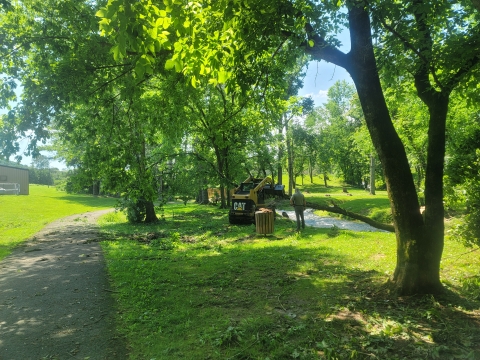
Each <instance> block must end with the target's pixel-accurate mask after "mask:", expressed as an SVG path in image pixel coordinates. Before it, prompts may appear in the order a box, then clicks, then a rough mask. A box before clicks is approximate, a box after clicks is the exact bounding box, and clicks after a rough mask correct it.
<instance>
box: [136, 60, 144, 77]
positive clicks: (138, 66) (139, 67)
mask: <svg viewBox="0 0 480 360" xmlns="http://www.w3.org/2000/svg"><path fill="white" fill-rule="evenodd" d="M135 74H136V75H137V78H139V79H142V78H143V75H144V74H145V65H143V64H141V63H140V61H137V63H136V64H135Z"/></svg>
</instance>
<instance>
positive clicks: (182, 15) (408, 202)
mask: <svg viewBox="0 0 480 360" xmlns="http://www.w3.org/2000/svg"><path fill="white" fill-rule="evenodd" d="M202 4H203V6H202ZM341 5H344V6H345V7H344V8H342V9H341V8H340V6H341ZM98 15H99V16H101V17H103V19H102V20H101V22H102V23H101V28H102V31H103V33H104V34H107V35H112V36H113V37H115V38H116V40H117V45H116V46H115V47H114V53H115V52H116V53H118V54H124V53H126V49H127V46H126V45H125V44H127V45H128V48H132V49H139V50H140V52H142V49H145V50H146V51H143V54H142V56H148V57H149V61H150V58H151V60H152V61H153V62H155V56H156V54H157V51H160V50H162V49H165V50H167V51H171V53H172V56H171V58H170V59H169V60H168V61H167V64H166V66H167V67H171V68H176V70H177V71H181V72H183V73H185V74H186V75H188V76H190V77H191V79H192V82H195V81H196V78H197V77H198V76H202V75H203V74H205V75H208V76H209V77H210V78H211V79H212V81H214V82H227V83H228V80H229V79H230V80H231V81H233V80H236V81H241V82H242V81H244V80H248V76H246V73H245V71H244V70H245V69H246V68H247V67H248V68H249V69H257V68H259V67H257V64H259V63H260V61H259V62H256V61H255V60H256V59H259V60H262V59H267V58H268V59H271V61H274V59H275V55H276V54H278V53H279V52H281V51H289V54H290V55H291V56H292V57H297V56H298V55H299V53H300V52H306V53H308V54H310V55H311V57H312V59H314V60H325V61H329V62H332V63H334V64H336V65H338V66H340V67H343V68H345V69H346V70H347V71H348V73H349V74H350V75H351V77H352V80H353V82H354V84H355V86H356V89H357V92H358V95H359V99H360V103H361V105H362V109H363V112H364V115H365V121H366V123H367V126H368V129H369V132H370V135H371V137H372V141H373V143H374V146H375V149H376V151H377V153H378V156H379V158H380V161H381V163H382V166H383V171H384V174H385V178H386V184H387V189H388V194H389V198H390V200H391V205H392V214H393V219H394V223H395V227H396V236H397V248H398V251H397V265H396V269H395V272H394V276H393V279H392V281H393V283H394V284H395V286H396V289H397V290H398V292H399V293H401V294H411V293H418V292H420V293H425V292H438V291H442V286H441V283H440V260H441V255H442V252H443V236H444V235H443V229H444V225H443V203H442V201H443V190H442V185H443V184H442V178H443V159H444V154H445V121H446V115H447V111H448V100H449V96H450V93H451V91H452V90H453V88H455V87H456V86H458V85H459V84H468V82H469V80H470V79H471V76H472V75H473V73H474V72H475V71H477V70H478V61H479V57H478V54H479V53H480V52H479V48H480V46H479V43H480V39H479V27H478V11H477V10H476V9H474V8H473V6H472V3H470V2H466V1H461V2H459V3H452V2H441V3H438V2H436V1H429V0H412V1H405V2H395V3H392V2H390V1H381V0H379V1H375V2H367V1H364V0H347V1H345V3H344V4H343V3H342V2H334V3H332V2H329V1H325V2H307V3H305V2H294V1H287V0H283V1H280V2H278V1H268V2H258V1H254V0H252V1H242V2H236V1H217V2H205V3H201V2H195V3H189V4H188V5H187V6H184V5H183V4H180V2H178V3H177V2H176V1H165V2H164V4H159V5H158V6H155V5H153V4H150V3H149V4H148V5H147V4H146V3H137V2H136V3H131V4H129V5H128V6H126V7H125V6H123V5H122V7H121V6H120V4H119V3H118V2H116V1H109V5H108V8H107V9H106V10H104V11H103V12H102V13H99V14H98ZM221 18H223V19H224V22H223V23H222V24H219V22H218V21H216V19H221ZM207 19H208V20H207ZM344 20H347V24H348V28H349V30H350V40H351V50H350V51H349V52H348V53H344V52H342V51H340V50H339V48H338V45H339V44H338V41H335V40H334V39H332V37H331V34H332V32H334V31H335V30H338V28H339V27H340V26H341V25H344V24H345V22H344ZM372 20H373V23H372ZM129 24H130V25H129ZM131 24H134V26H132V25H131ZM453 24H462V26H453ZM129 26H130V27H129ZM170 26H172V27H173V28H174V31H172V32H170V31H169V29H168V28H169V27H170ZM372 27H373V28H374V29H375V32H374V35H375V40H376V41H377V44H379V45H381V46H378V47H377V48H378V53H377V54H375V47H374V43H373V39H374V37H372ZM117 29H120V31H117ZM138 29H143V30H141V31H140V32H139V30H138ZM172 44H174V45H173V46H172ZM382 50H385V52H383V53H382ZM405 51H407V52H408V56H405V55H404V53H405ZM267 54H268V55H267ZM247 59H248V60H249V61H248V62H247V61H246V60H247ZM377 60H380V62H379V64H380V65H381V67H380V69H379V67H378V66H377ZM382 60H385V61H382ZM220 61H221V62H220ZM263 64H265V62H263ZM389 65H390V66H389ZM206 67H208V71H207V69H206ZM379 70H381V71H382V74H390V75H397V74H398V76H400V75H402V76H407V75H408V74H412V77H413V79H414V82H415V86H416V89H417V94H418V96H419V98H420V99H421V100H422V101H423V102H424V103H425V104H426V105H427V107H428V109H429V114H430V120H429V132H428V135H429V139H428V147H427V148H428V153H427V169H426V180H425V202H426V213H425V219H424V218H423V217H422V215H421V214H420V209H419V203H418V198H417V193H416V189H415V184H414V181H413V177H412V173H411V170H410V167H409V164H408V159H407V155H406V152H405V148H404V145H403V143H402V141H401V139H400V138H399V136H398V133H397V132H396V131H395V128H394V126H393V123H392V120H391V117H390V114H389V111H388V108H387V105H386V101H385V96H384V93H383V89H382V87H381V82H380V75H379ZM253 73H254V74H255V75H256V74H258V72H253ZM235 74H238V75H235ZM393 77H394V76H391V78H393Z"/></svg>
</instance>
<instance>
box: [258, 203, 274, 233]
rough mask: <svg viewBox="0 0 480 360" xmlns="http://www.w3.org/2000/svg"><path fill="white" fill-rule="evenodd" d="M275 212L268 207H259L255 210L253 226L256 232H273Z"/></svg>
mask: <svg viewBox="0 0 480 360" xmlns="http://www.w3.org/2000/svg"><path fill="white" fill-rule="evenodd" d="M274 218H275V214H274V213H273V211H272V210H270V209H261V210H260V211H256V212H255V227H256V231H257V234H263V235H266V234H273V231H274V226H273V221H274Z"/></svg>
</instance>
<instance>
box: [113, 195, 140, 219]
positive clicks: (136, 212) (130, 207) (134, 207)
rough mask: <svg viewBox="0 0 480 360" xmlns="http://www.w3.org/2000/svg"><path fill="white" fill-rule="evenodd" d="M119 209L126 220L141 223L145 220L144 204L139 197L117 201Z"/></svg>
mask: <svg viewBox="0 0 480 360" xmlns="http://www.w3.org/2000/svg"><path fill="white" fill-rule="evenodd" d="M118 206H119V209H120V210H123V211H124V212H125V214H126V216H127V220H128V221H129V222H131V223H141V222H142V221H144V220H145V214H146V210H145V204H144V202H143V201H142V200H140V199H129V198H126V199H123V200H121V201H120V202H119V205H118Z"/></svg>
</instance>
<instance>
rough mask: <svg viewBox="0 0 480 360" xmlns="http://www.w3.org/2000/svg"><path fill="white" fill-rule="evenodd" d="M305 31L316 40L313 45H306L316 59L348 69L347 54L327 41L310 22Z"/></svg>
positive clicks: (311, 38) (310, 37)
mask: <svg viewBox="0 0 480 360" xmlns="http://www.w3.org/2000/svg"><path fill="white" fill-rule="evenodd" d="M305 32H306V33H307V37H308V40H313V42H314V45H313V47H310V46H309V45H308V44H307V45H306V49H305V52H306V53H307V54H310V55H311V56H312V57H313V58H314V59H315V60H325V61H328V62H331V63H332V64H335V65H338V66H340V67H342V68H344V69H346V70H347V71H348V68H349V62H350V61H349V56H348V55H347V54H345V53H343V52H341V51H340V50H338V49H337V48H336V47H334V46H332V45H330V44H329V43H327V42H326V41H325V39H324V38H323V37H322V36H320V35H318V34H317V33H316V32H315V30H314V28H313V26H312V25H311V24H310V23H307V24H305Z"/></svg>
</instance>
